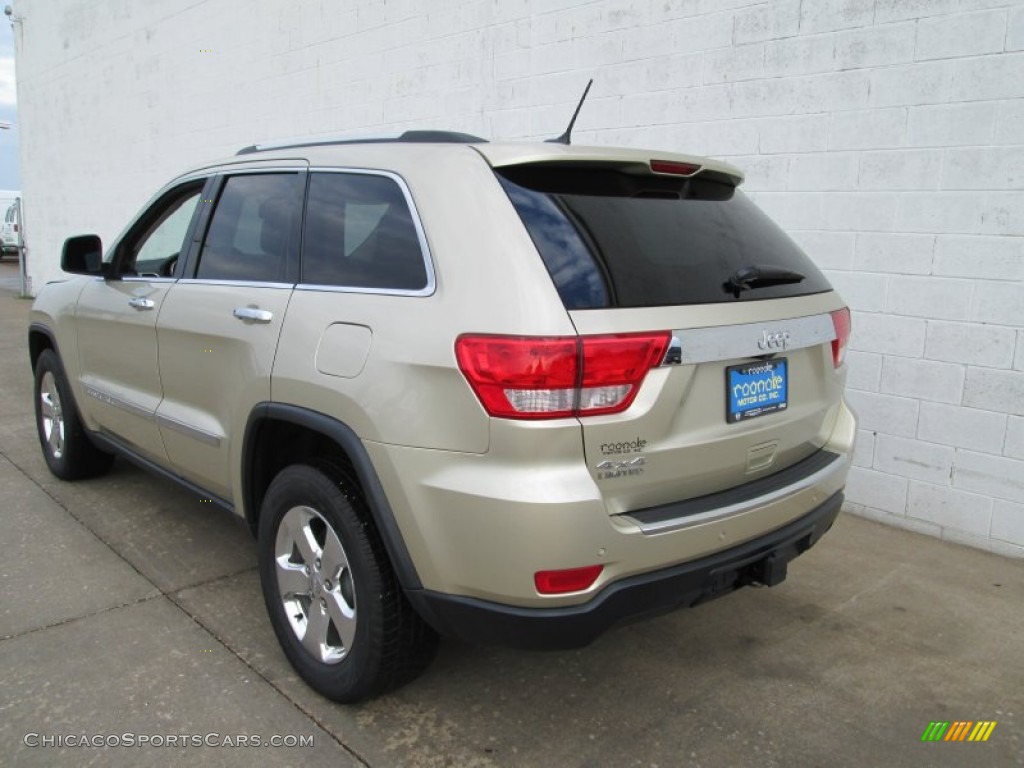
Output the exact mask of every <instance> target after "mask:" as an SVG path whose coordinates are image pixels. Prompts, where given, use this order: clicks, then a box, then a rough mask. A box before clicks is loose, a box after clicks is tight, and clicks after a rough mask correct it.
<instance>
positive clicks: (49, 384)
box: [34, 349, 114, 480]
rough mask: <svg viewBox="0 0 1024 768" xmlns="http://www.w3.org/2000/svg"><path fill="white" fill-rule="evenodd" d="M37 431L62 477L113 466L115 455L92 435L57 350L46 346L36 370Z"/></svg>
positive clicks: (50, 463) (79, 476) (99, 471)
mask: <svg viewBox="0 0 1024 768" xmlns="http://www.w3.org/2000/svg"><path fill="white" fill-rule="evenodd" d="M34 392H35V408H36V431H37V432H38V433H39V444H40V446H41V447H42V449H43V457H44V458H45V459H46V465H47V466H48V467H49V468H50V471H51V472H52V473H53V474H55V475H56V476H57V477H59V478H61V479H62V480H81V479H83V478H86V477H95V476H97V475H101V474H103V473H104V472H106V471H107V470H108V469H110V464H111V462H113V460H114V457H113V455H111V454H109V453H107V452H106V451H101V450H100V449H99V448H97V447H96V446H95V445H93V443H92V441H91V440H90V439H89V435H88V434H87V433H86V431H85V427H84V426H82V420H81V418H80V417H79V415H78V411H77V409H76V408H75V401H74V399H73V398H72V397H71V388H70V387H69V386H68V381H67V377H66V376H65V375H64V368H63V366H62V365H61V364H60V359H59V358H58V357H57V353H56V352H54V351H53V350H52V349H47V350H44V351H43V353H42V354H41V355H39V359H38V360H37V361H36V371H35V388H34Z"/></svg>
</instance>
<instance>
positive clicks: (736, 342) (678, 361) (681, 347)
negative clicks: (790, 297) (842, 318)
mask: <svg viewBox="0 0 1024 768" xmlns="http://www.w3.org/2000/svg"><path fill="white" fill-rule="evenodd" d="M672 334H673V338H672V344H671V345H670V347H669V349H668V351H667V352H666V353H665V359H664V360H663V362H662V365H695V364H697V363H710V362H716V361H719V360H733V359H735V358H743V357H761V356H764V355H772V354H776V353H778V354H782V353H785V352H787V351H789V350H791V349H802V348H804V347H815V346H817V345H819V344H824V343H825V342H829V341H832V340H833V339H834V338H835V337H836V329H835V326H834V325H833V324H832V316H831V315H829V314H822V315H809V316H807V317H796V318H793V319H792V320H767V321H765V322H763V323H746V324H744V325H719V326H713V327H710V328H689V329H684V330H679V331H673V332H672Z"/></svg>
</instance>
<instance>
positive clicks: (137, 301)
mask: <svg viewBox="0 0 1024 768" xmlns="http://www.w3.org/2000/svg"><path fill="white" fill-rule="evenodd" d="M128 306H129V307H132V308H133V309H140V310H141V309H152V308H153V307H155V306H156V302H155V301H153V300H152V299H142V298H139V297H138V296H136V297H135V298H133V299H128Z"/></svg>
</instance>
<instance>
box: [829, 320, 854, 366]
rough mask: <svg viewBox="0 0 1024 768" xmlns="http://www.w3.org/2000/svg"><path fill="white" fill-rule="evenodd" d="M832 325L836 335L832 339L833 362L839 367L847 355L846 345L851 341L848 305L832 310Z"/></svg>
mask: <svg viewBox="0 0 1024 768" xmlns="http://www.w3.org/2000/svg"><path fill="white" fill-rule="evenodd" d="M831 314H832V327H833V328H835V329H836V337H835V338H834V339H833V340H832V364H833V365H834V366H835V367H836V368H838V367H839V366H840V365H842V364H843V358H845V357H846V345H847V344H848V343H849V341H850V310H849V309H848V308H846V307H843V308H842V309H837V310H836V311H835V312H832V313H831Z"/></svg>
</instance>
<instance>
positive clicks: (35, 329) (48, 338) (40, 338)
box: [28, 323, 60, 371]
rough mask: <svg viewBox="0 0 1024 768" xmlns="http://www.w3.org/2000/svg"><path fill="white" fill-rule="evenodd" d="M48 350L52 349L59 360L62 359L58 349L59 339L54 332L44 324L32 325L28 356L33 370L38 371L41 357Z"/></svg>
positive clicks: (30, 327) (29, 332) (29, 333)
mask: <svg viewBox="0 0 1024 768" xmlns="http://www.w3.org/2000/svg"><path fill="white" fill-rule="evenodd" d="M47 349H52V350H53V351H54V352H55V353H56V354H57V358H58V359H59V358H60V350H59V349H58V348H57V339H56V338H54V335H53V331H52V330H50V328H48V327H47V326H45V325H43V324H42V323H32V324H31V325H29V327H28V356H29V361H30V362H31V363H32V370H33V371H34V370H35V369H36V363H37V362H38V361H39V356H40V355H41V354H43V352H45V351H46V350H47Z"/></svg>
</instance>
